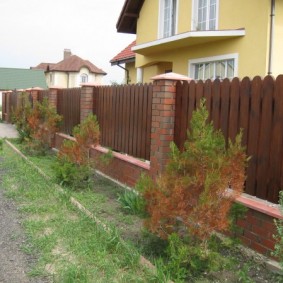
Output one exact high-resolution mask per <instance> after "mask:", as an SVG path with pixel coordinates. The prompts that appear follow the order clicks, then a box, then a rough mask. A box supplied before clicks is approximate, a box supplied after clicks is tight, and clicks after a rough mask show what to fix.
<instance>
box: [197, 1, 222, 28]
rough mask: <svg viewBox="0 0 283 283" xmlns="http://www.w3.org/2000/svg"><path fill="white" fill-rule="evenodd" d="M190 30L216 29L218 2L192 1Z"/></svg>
mask: <svg viewBox="0 0 283 283" xmlns="http://www.w3.org/2000/svg"><path fill="white" fill-rule="evenodd" d="M192 10H193V15H192V21H193V22H192V30H216V29H218V11H219V0H194V1H193V9H192Z"/></svg>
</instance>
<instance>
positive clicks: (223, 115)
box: [220, 79, 231, 144]
mask: <svg viewBox="0 0 283 283" xmlns="http://www.w3.org/2000/svg"><path fill="white" fill-rule="evenodd" d="M230 87H231V83H230V80H229V79H224V80H223V81H222V83H221V87H220V88H221V93H220V97H221V104H220V105H221V112H220V128H221V131H222V133H223V135H224V137H225V141H226V144H228V138H229V137H228V128H229V112H230Z"/></svg>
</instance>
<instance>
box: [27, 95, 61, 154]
mask: <svg viewBox="0 0 283 283" xmlns="http://www.w3.org/2000/svg"><path fill="white" fill-rule="evenodd" d="M61 120H62V116H60V115H58V114H57V113H56V110H55V108H53V107H50V105H49V103H48V100H47V98H44V99H43V101H42V103H40V102H36V103H35V105H34V108H33V109H32V111H31V113H30V115H29V116H28V118H27V121H28V125H29V128H30V129H31V132H30V139H29V141H28V144H27V148H28V149H29V151H30V153H35V154H45V153H46V152H47V151H48V150H49V149H50V148H51V147H52V139H53V138H54V135H55V133H56V132H57V131H58V130H59V124H60V122H61Z"/></svg>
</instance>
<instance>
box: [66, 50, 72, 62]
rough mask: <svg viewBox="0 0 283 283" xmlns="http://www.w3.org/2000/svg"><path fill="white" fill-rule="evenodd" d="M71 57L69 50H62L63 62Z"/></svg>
mask: <svg viewBox="0 0 283 283" xmlns="http://www.w3.org/2000/svg"><path fill="white" fill-rule="evenodd" d="M70 56H72V52H71V49H64V60H65V59H67V58H69V57H70Z"/></svg>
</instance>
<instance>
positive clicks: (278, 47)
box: [272, 0, 283, 76]
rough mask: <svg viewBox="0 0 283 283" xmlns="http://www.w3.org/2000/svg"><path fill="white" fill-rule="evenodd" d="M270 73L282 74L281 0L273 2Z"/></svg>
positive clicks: (274, 74) (282, 6)
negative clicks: (272, 41)
mask: <svg viewBox="0 0 283 283" xmlns="http://www.w3.org/2000/svg"><path fill="white" fill-rule="evenodd" d="M272 61H273V68H272V75H273V76H277V75H279V74H283V1H278V0H277V1H276V4H275V27H274V49H273V60H272Z"/></svg>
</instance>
